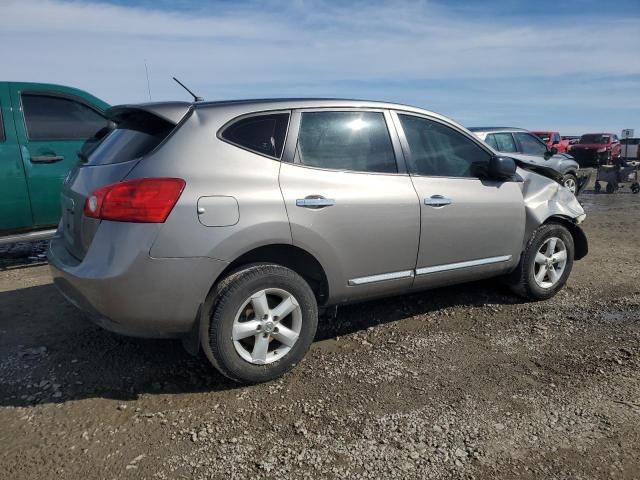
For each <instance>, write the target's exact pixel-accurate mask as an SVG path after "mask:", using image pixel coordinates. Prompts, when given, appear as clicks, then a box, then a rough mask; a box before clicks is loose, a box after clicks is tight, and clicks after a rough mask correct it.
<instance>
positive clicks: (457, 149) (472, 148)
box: [398, 114, 491, 178]
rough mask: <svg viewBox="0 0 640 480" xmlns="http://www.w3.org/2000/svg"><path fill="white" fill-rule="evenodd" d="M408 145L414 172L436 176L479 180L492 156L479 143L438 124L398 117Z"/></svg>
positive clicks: (430, 121) (417, 118)
mask: <svg viewBox="0 0 640 480" xmlns="http://www.w3.org/2000/svg"><path fill="white" fill-rule="evenodd" d="M398 117H399V118H400V123H401V124H402V129H403V130H404V133H405V136H406V137H407V143H408V144H409V150H410V155H409V168H410V170H411V173H414V174H418V175H427V176H435V177H474V178H475V177H479V176H482V175H483V174H484V172H486V169H487V166H488V164H489V159H490V157H491V156H490V155H489V153H488V152H487V151H486V150H484V149H483V148H481V147H480V146H479V145H478V144H477V143H476V142H474V141H472V140H471V139H469V138H467V137H466V136H465V135H463V134H461V133H460V132H457V131H456V130H454V129H453V128H450V127H447V126H446V125H443V124H441V123H439V122H435V121H433V120H429V119H427V118H422V117H415V116H413V115H402V114H399V115H398Z"/></svg>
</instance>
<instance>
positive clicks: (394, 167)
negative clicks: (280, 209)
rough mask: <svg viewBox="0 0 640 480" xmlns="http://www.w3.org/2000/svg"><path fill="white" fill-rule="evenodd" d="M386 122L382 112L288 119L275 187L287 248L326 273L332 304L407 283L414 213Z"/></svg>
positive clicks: (415, 237) (415, 235)
mask: <svg viewBox="0 0 640 480" xmlns="http://www.w3.org/2000/svg"><path fill="white" fill-rule="evenodd" d="M389 121H390V116H389V114H388V113H387V112H384V111H380V110H341V111H333V110H332V111H327V110H320V111H298V112H294V115H293V116H292V121H291V127H290V129H289V136H288V139H287V146H286V148H285V161H284V162H283V163H282V166H281V168H280V187H281V189H282V195H283V197H284V201H285V205H286V208H287V214H288V216H289V221H290V225H291V234H292V238H293V243H294V244H295V245H297V246H300V247H301V248H303V249H305V250H307V251H309V252H310V253H312V254H313V255H315V256H316V258H317V259H318V260H319V261H320V263H321V264H322V265H325V266H326V270H327V274H328V275H329V276H330V278H329V282H330V285H331V286H332V290H331V291H330V297H331V300H332V301H334V302H346V301H349V300H351V299H354V298H356V297H357V298H363V297H367V296H376V295H379V294H384V293H389V292H393V291H404V290H407V289H409V288H410V286H411V284H412V282H413V269H414V267H415V261H416V254H417V251H418V241H419V225H420V218H419V216H420V211H419V205H418V198H417V196H416V192H415V190H414V189H413V186H412V183H411V179H410V177H409V175H408V174H406V172H403V164H400V168H399V164H398V162H397V160H396V159H398V158H400V157H401V154H400V145H399V143H398V141H397V137H395V135H393V136H392V135H390V134H389V130H388V124H389ZM392 138H393V140H392Z"/></svg>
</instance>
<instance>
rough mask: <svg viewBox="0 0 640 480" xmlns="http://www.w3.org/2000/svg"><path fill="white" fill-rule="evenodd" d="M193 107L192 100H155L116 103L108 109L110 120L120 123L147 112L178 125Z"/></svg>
mask: <svg viewBox="0 0 640 480" xmlns="http://www.w3.org/2000/svg"><path fill="white" fill-rule="evenodd" d="M192 107H193V104H192V103H190V102H155V103H139V104H129V105H116V106H115V107H111V108H109V109H108V110H107V117H108V118H109V120H112V121H114V122H116V123H120V122H122V121H123V120H125V119H126V118H127V117H129V116H131V115H135V114H139V113H147V114H150V115H153V116H155V117H158V118H161V119H162V120H165V121H167V122H169V123H172V124H173V125H177V124H178V123H180V120H182V119H183V118H184V116H185V115H186V114H187V113H188V112H189V111H190V110H191V108H192Z"/></svg>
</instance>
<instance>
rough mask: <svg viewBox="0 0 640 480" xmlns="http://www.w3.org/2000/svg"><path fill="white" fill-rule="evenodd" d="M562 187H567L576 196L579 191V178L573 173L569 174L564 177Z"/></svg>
mask: <svg viewBox="0 0 640 480" xmlns="http://www.w3.org/2000/svg"><path fill="white" fill-rule="evenodd" d="M562 185H564V186H565V187H567V188H568V189H569V190H570V191H571V193H573V194H574V195H575V194H576V192H577V191H578V177H576V176H575V175H574V174H573V173H567V174H566V175H565V176H564V177H562Z"/></svg>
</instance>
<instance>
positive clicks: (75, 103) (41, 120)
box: [10, 84, 108, 227]
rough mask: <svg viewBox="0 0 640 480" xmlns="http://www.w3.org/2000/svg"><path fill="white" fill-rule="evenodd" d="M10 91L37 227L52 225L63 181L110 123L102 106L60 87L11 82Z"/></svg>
mask: <svg viewBox="0 0 640 480" xmlns="http://www.w3.org/2000/svg"><path fill="white" fill-rule="evenodd" d="M22 87H24V88H22ZM10 90H11V102H12V106H13V113H14V120H15V124H16V132H17V136H18V141H19V143H20V153H21V156H22V163H23V166H24V172H25V174H26V179H27V185H28V188H29V195H30V198H31V211H32V216H33V225H34V226H43V227H44V226H53V225H56V224H57V223H58V220H59V218H60V213H61V212H60V189H61V187H62V182H63V181H64V178H65V177H66V175H67V173H68V172H69V171H70V170H71V169H72V168H73V166H74V165H75V164H76V162H77V161H78V151H79V150H80V148H81V147H82V145H83V143H84V142H85V141H86V140H87V139H89V138H91V137H92V136H93V135H95V134H96V132H98V131H99V130H101V129H103V128H105V127H106V126H107V125H108V122H107V119H106V118H105V117H104V115H103V112H102V111H100V109H99V108H97V107H96V106H94V105H92V104H91V103H90V102H88V101H87V100H85V99H83V98H81V97H79V96H76V95H73V94H72V93H67V92H65V91H64V89H63V88H62V87H55V86H48V85H47V86H45V85H43V86H41V87H40V86H38V87H37V89H31V88H30V86H24V85H21V84H12V85H11V87H10Z"/></svg>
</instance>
